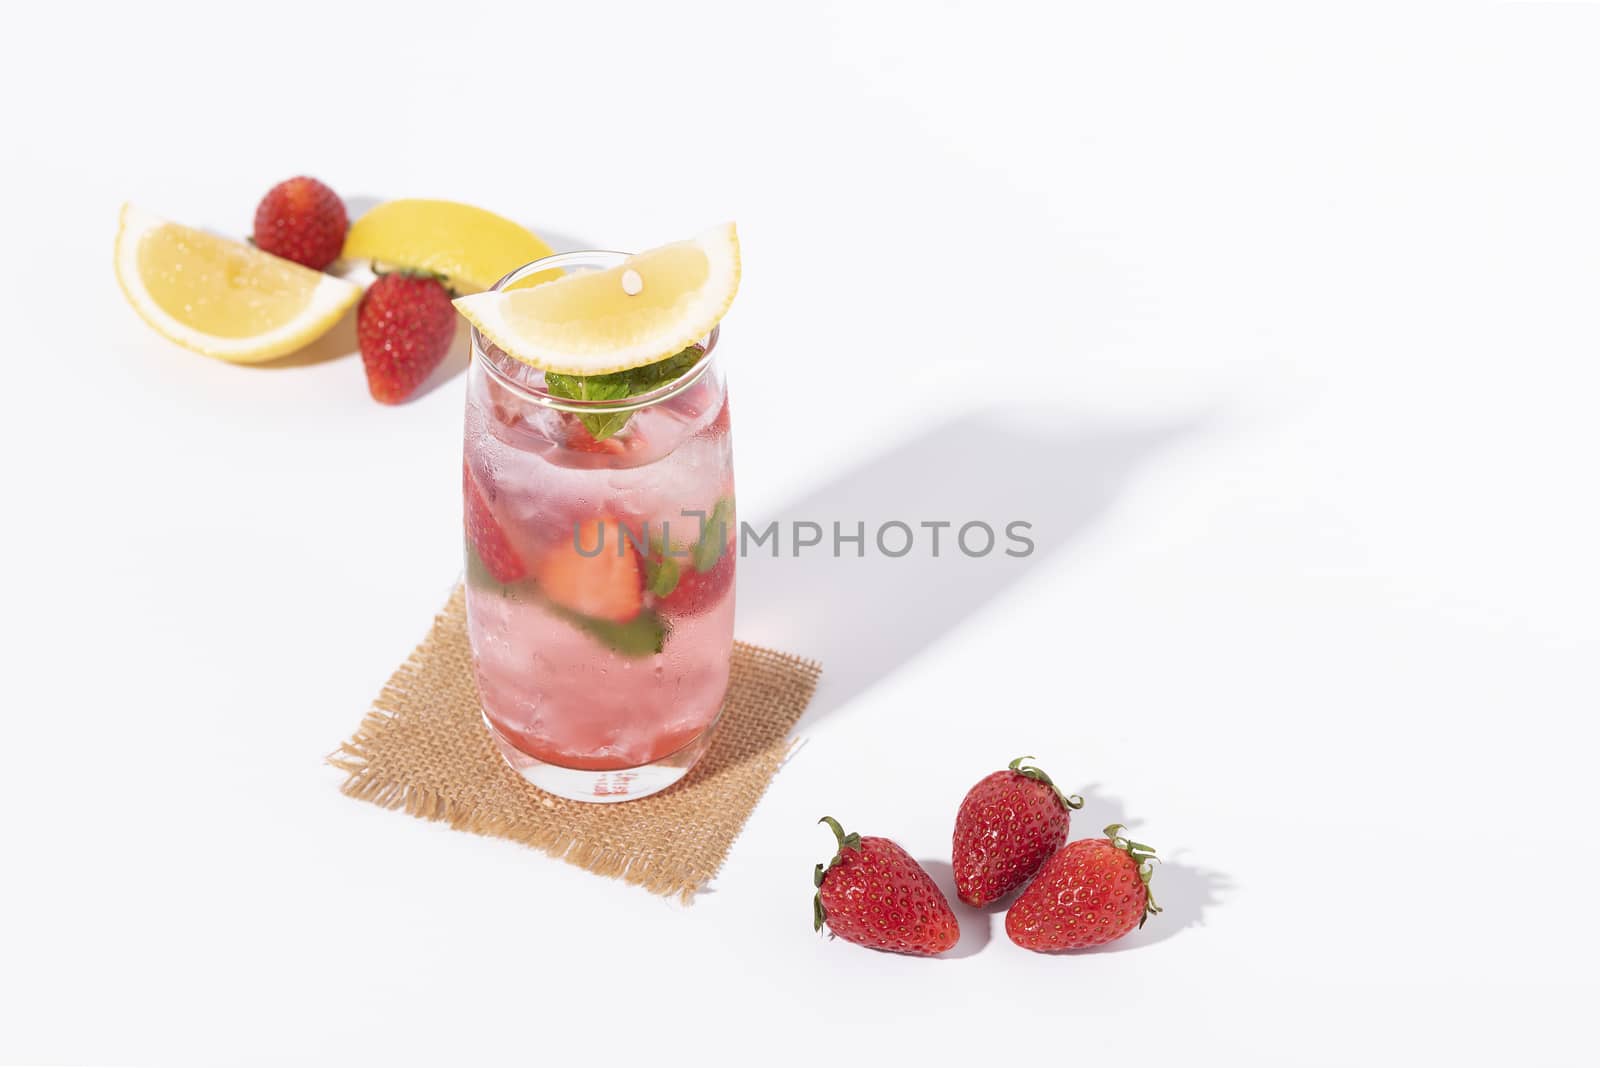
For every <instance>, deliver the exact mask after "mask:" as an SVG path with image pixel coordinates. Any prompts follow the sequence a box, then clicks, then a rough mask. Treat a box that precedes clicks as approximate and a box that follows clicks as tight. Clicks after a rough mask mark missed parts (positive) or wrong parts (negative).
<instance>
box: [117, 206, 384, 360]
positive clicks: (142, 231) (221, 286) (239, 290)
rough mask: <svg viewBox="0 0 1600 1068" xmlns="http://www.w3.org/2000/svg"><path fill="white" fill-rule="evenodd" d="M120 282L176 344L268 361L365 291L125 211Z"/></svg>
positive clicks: (312, 334) (327, 325)
mask: <svg viewBox="0 0 1600 1068" xmlns="http://www.w3.org/2000/svg"><path fill="white" fill-rule="evenodd" d="M116 268H117V282H118V283H119V284H120V285H121V286H122V294H123V296H125V297H127V298H128V303H129V304H132V305H133V310H134V311H136V312H138V313H139V316H140V318H142V319H143V320H144V321H145V322H147V323H149V324H150V325H151V326H152V327H154V328H155V329H156V330H157V331H159V332H160V333H162V334H164V335H166V336H167V337H168V338H170V339H171V340H173V341H176V342H177V343H178V344H180V345H183V346H184V347H186V348H191V349H193V350H194V351H196V352H203V353H205V354H206V355H207V356H215V357H216V358H217V359H219V360H228V361H230V362H232V363H260V362H261V361H263V360H270V359H272V358H273V357H275V356H282V355H284V354H285V353H289V352H293V351H294V350H295V349H298V348H300V347H301V346H303V345H306V344H308V343H309V342H311V341H313V340H315V339H316V338H318V337H321V336H322V335H323V334H325V333H327V332H328V330H329V329H331V328H332V327H333V325H334V324H335V323H337V322H338V321H339V319H340V317H341V316H343V315H344V313H345V312H346V311H347V310H349V308H350V306H351V305H352V304H354V303H355V302H356V300H357V299H358V298H359V297H360V296H361V287H359V286H356V285H352V284H351V283H349V282H345V281H342V280H341V279H338V278H334V277H332V276H331V275H326V274H323V273H322V272H321V271H313V270H311V269H310V268H309V267H302V266H300V265H299V264H298V263H291V262H290V261H289V260H285V259H280V258H278V257H277V256H274V255H272V254H271V253H269V252H262V251H261V250H260V249H257V248H252V247H251V246H249V245H246V244H244V243H242V242H239V241H230V240H228V239H227V238H225V237H218V236H216V235H215V234H208V233H206V232H205V231H203V230H195V229H192V228H190V227H187V226H179V225H178V224H177V223H172V222H167V221H166V220H165V219H159V218H157V217H156V216H154V215H151V214H149V213H148V212H144V211H141V210H139V209H138V208H136V207H134V206H133V205H132V204H124V205H123V206H122V220H121V225H120V226H119V227H118V229H117V250H116Z"/></svg>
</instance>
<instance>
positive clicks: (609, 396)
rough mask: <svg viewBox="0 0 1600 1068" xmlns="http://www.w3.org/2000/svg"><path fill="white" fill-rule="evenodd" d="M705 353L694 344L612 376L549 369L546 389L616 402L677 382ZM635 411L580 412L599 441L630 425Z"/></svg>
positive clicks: (566, 396) (566, 397)
mask: <svg viewBox="0 0 1600 1068" xmlns="http://www.w3.org/2000/svg"><path fill="white" fill-rule="evenodd" d="M704 353H705V350H704V349H702V348H701V347H700V346H699V345H690V346H689V347H688V348H686V349H684V350H683V351H682V352H680V353H678V354H677V355H675V356H668V357H667V358H666V359H664V360H657V361H656V362H655V363H650V364H646V365H645V366H643V367H635V368H632V369H631V370H627V371H613V372H612V373H611V374H608V375H561V374H556V373H554V372H553V371H546V372H545V375H544V388H545V389H546V390H548V391H549V393H550V395H551V396H552V397H560V398H562V399H563V400H579V401H614V400H627V399H628V398H629V397H637V396H640V395H641V394H644V393H650V392H653V391H655V390H657V389H660V388H661V387H662V386H664V385H666V384H667V383H668V382H671V381H674V380H675V379H677V378H678V377H680V376H681V375H682V374H683V373H684V372H685V371H687V370H688V369H689V368H691V367H693V366H694V365H695V363H696V362H698V361H699V359H700V357H701V356H702V355H703V354H704ZM632 414H633V413H632V412H607V413H596V414H594V415H579V416H578V419H579V420H581V421H582V423H583V425H584V429H586V430H588V431H589V433H590V435H591V436H593V438H594V439H595V440H596V441H604V440H605V439H606V438H609V437H610V436H611V435H613V434H615V433H617V431H619V430H621V429H622V428H623V427H625V426H627V425H628V417H629V416H630V415H632Z"/></svg>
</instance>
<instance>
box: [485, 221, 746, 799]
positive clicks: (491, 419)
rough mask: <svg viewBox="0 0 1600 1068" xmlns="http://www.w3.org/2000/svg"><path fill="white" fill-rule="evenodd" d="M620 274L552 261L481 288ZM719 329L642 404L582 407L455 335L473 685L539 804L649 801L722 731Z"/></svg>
mask: <svg viewBox="0 0 1600 1068" xmlns="http://www.w3.org/2000/svg"><path fill="white" fill-rule="evenodd" d="M625 258H626V257H625V256H624V255H623V254H622V253H617V252H572V253H565V254H563V255H558V256H551V257H548V258H546V259H543V260H539V261H537V262H535V263H530V264H528V265H527V266H525V267H522V268H520V269H518V270H516V271H513V272H512V273H511V274H509V275H507V276H506V277H505V278H503V279H501V280H500V282H499V283H497V284H496V286H495V288H496V289H497V290H504V289H508V288H513V287H516V286H518V285H519V284H520V285H527V284H529V282H530V280H537V279H539V278H543V277H554V276H555V275H556V274H557V273H561V274H565V273H569V272H575V271H586V270H595V269H603V268H607V267H612V266H615V265H616V264H618V263H620V262H622V261H623V260H624V259H625ZM719 332H720V328H718V329H717V330H713V331H712V333H711V334H710V335H709V336H708V337H706V338H703V339H702V340H701V341H700V342H699V346H698V347H699V348H700V349H701V350H702V351H701V354H700V355H699V357H698V359H695V360H694V362H693V364H692V366H690V367H689V368H688V369H687V370H686V371H684V372H683V373H682V374H681V375H680V376H679V377H678V378H676V379H674V380H672V381H670V382H668V383H666V384H665V385H662V386H659V387H658V388H656V389H654V390H652V391H651V392H648V393H644V394H641V395H637V396H630V397H626V398H624V399H621V400H613V401H580V400H571V399H566V398H563V397H559V396H556V395H554V394H552V392H551V391H550V389H548V388H547V386H546V382H545V376H544V374H543V373H542V372H540V371H538V370H535V369H534V368H532V367H529V366H528V365H526V364H523V363H521V362H519V361H517V360H515V359H513V358H511V357H510V356H508V355H507V354H506V353H504V352H503V351H501V350H500V349H499V348H498V347H496V346H495V345H494V344H493V343H492V342H490V341H489V340H488V339H487V338H485V337H483V336H482V335H480V334H479V332H478V331H477V329H476V328H474V329H473V331H472V362H471V367H470V369H469V371H468V377H467V410H466V435H465V437H466V442H465V462H464V464H463V472H462V474H463V494H464V502H465V527H466V535H467V537H466V556H467V567H466V575H467V577H466V599H467V628H468V635H469V637H470V640H471V645H472V660H473V669H474V672H475V675H476V678H477V684H478V693H479V697H480V699H481V704H482V708H483V718H484V722H485V723H486V724H487V725H488V728H489V732H490V734H491V735H492V736H493V737H494V740H495V742H496V744H497V745H498V746H499V749H500V752H501V754H502V755H503V756H504V757H505V759H506V762H507V763H508V764H510V765H511V767H513V768H514V769H516V770H517V771H518V772H519V773H520V774H521V775H522V776H523V777H524V778H526V779H527V780H528V781H529V782H532V783H533V784H534V785H535V786H538V787H539V788H540V789H543V790H546V791H548V792H550V793H552V794H556V795H558V796H561V797H565V798H570V799H573V800H581V801H601V802H609V801H626V800H630V799H632V798H638V797H644V796H646V795H649V794H652V793H656V792H657V791H660V790H663V789H666V788H667V787H668V786H670V785H672V784H673V783H674V782H676V781H677V780H678V779H680V778H682V777H683V775H684V774H685V773H687V772H688V770H689V768H690V767H691V766H693V764H694V763H695V761H696V760H698V759H699V758H700V756H701V755H702V754H703V753H704V752H705V750H706V748H707V745H708V744H709V740H710V736H711V732H712V730H713V729H714V728H715V726H716V723H717V719H718V717H719V716H720V715H721V712H722V706H723V700H724V698H725V696H726V694H727V689H728V668H729V662H730V658H731V655H732V651H733V608H734V571H735V567H736V557H737V553H736V552H735V547H736V546H735V542H736V536H737V522H736V520H735V518H734V491H733V452H732V442H731V438H730V434H729V419H728V397H727V389H726V384H725V382H724V379H723V374H722V370H721V367H720V365H719V362H718V356H717V349H718V335H719ZM568 392H570V391H568ZM619 425H620V428H619Z"/></svg>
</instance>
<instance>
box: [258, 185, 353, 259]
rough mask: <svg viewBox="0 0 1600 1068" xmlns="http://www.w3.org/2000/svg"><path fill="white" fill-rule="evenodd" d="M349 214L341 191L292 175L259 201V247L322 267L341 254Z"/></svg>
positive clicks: (277, 254) (274, 253)
mask: <svg viewBox="0 0 1600 1068" xmlns="http://www.w3.org/2000/svg"><path fill="white" fill-rule="evenodd" d="M349 228H350V219H349V216H347V215H346V214H345V211H344V201H342V200H340V199H339V194H338V193H335V192H334V191H333V190H332V189H329V188H328V187H327V186H325V185H323V184H322V183H321V182H319V181H317V180H316V179H315V178H305V177H300V178H290V179H289V180H288V181H287V182H279V183H278V184H277V185H275V186H273V187H272V188H271V189H269V190H267V195H266V196H264V197H262V198H261V203H260V204H258V205H256V228H255V242H256V247H257V248H260V249H263V250H265V251H267V252H270V253H272V254H273V255H274V256H282V257H283V258H284V259H286V260H293V261H294V262H296V263H302V264H305V265H306V266H307V267H310V268H311V269H312V270H314V271H320V270H322V269H323V268H324V267H326V266H327V265H328V264H330V263H332V262H333V261H334V260H336V259H338V258H339V252H340V250H341V249H343V248H344V235H345V231H346V230H348V229H349Z"/></svg>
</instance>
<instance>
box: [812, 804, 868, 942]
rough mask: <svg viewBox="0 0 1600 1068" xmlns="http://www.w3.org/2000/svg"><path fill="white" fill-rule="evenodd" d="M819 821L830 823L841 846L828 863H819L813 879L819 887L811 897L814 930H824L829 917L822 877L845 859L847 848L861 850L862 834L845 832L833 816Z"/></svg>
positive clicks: (829, 826) (829, 825)
mask: <svg viewBox="0 0 1600 1068" xmlns="http://www.w3.org/2000/svg"><path fill="white" fill-rule="evenodd" d="M817 822H818V823H826V824H827V825H828V828H829V829H830V830H831V831H833V836H834V837H835V838H837V839H838V840H839V848H838V850H837V851H836V852H835V853H834V854H833V859H831V860H829V861H828V863H826V864H818V865H817V870H816V872H815V874H814V875H813V876H812V879H811V881H812V883H813V884H814V885H815V886H816V888H817V896H816V897H814V898H812V899H811V921H812V922H811V929H812V930H813V931H820V930H822V921H823V920H825V919H827V918H828V913H827V911H826V910H825V909H823V907H822V877H823V876H824V875H827V874H828V872H830V871H832V870H833V869H834V868H835V867H837V866H838V864H839V862H840V861H841V860H843V859H844V851H845V850H846V849H854V850H855V851H856V852H857V853H859V852H861V836H860V835H859V834H856V833H855V832H854V831H851V832H850V833H849V834H845V833H844V828H843V827H841V826H839V821H838V820H836V819H834V818H833V817H832V816H824V817H822V818H821V819H820V820H818V821H817Z"/></svg>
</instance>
